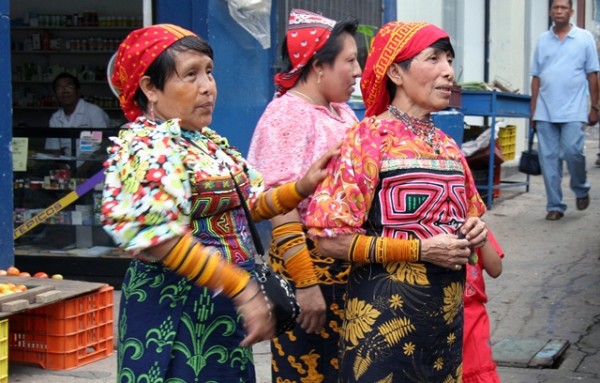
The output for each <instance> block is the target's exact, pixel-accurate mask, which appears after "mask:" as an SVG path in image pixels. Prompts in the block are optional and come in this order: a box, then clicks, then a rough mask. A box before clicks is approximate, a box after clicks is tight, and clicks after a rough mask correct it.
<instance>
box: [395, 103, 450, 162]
mask: <svg viewBox="0 0 600 383" xmlns="http://www.w3.org/2000/svg"><path fill="white" fill-rule="evenodd" d="M388 111H389V112H390V113H391V114H392V116H394V117H395V118H397V119H398V120H400V121H401V122H403V123H404V125H406V126H408V128H409V129H410V130H411V131H412V132H413V134H414V135H415V136H417V137H418V138H419V139H420V140H422V141H424V142H425V143H426V144H427V145H429V146H430V147H431V148H433V151H434V152H435V154H440V145H441V143H440V140H439V138H438V136H437V134H435V125H433V121H432V120H431V119H430V118H428V119H425V120H421V119H418V118H412V117H410V116H409V115H408V114H406V113H404V112H401V111H400V110H399V109H398V108H396V107H395V106H394V105H392V104H390V105H389V106H388Z"/></svg>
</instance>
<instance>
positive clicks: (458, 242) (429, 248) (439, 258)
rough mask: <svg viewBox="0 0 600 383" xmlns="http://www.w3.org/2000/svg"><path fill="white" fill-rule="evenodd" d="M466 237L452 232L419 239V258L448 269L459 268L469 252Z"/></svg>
mask: <svg viewBox="0 0 600 383" xmlns="http://www.w3.org/2000/svg"><path fill="white" fill-rule="evenodd" d="M469 246H470V244H469V241H468V240H467V239H459V238H458V236H456V235H454V234H438V235H436V236H435V237H431V238H427V239H423V240H421V260H422V261H425V262H429V263H433V264H434V265H438V266H440V267H445V268H447V269H450V270H456V271H458V270H460V269H462V268H463V266H464V265H466V264H467V262H468V261H469V255H470V254H471V249H470V248H469Z"/></svg>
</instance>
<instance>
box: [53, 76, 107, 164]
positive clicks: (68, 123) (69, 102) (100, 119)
mask: <svg viewBox="0 0 600 383" xmlns="http://www.w3.org/2000/svg"><path fill="white" fill-rule="evenodd" d="M80 88H81V85H80V83H79V80H78V79H77V77H75V76H73V75H71V74H69V73H61V74H59V75H58V76H56V78H55V79H54V81H53V82H52V89H53V91H54V94H55V96H56V98H57V100H58V104H59V105H60V109H58V110H57V111H56V112H54V113H53V114H52V117H50V122H49V126H50V127H51V128H90V130H94V129H104V128H108V127H110V118H109V117H108V115H107V114H106V112H104V111H103V110H102V109H101V108H100V107H99V106H97V105H94V104H92V103H89V102H87V101H85V100H83V99H82V98H80ZM45 149H46V150H48V151H51V152H53V153H55V154H64V155H67V156H70V155H71V140H70V139H68V138H48V139H46V146H45Z"/></svg>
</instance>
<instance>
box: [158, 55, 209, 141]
mask: <svg viewBox="0 0 600 383" xmlns="http://www.w3.org/2000/svg"><path fill="white" fill-rule="evenodd" d="M173 57H174V59H175V68H176V73H174V74H172V75H171V76H170V77H169V78H167V80H166V82H165V86H164V88H163V90H162V91H160V90H157V91H156V100H155V101H154V116H155V117H156V118H160V119H163V120H168V119H171V118H181V119H182V126H183V127H185V128H186V129H190V130H200V129H202V128H203V127H205V126H208V125H210V123H211V121H212V114H213V110H214V107H215V101H216V98H217V84H216V83H215V79H214V77H213V61H212V59H211V58H210V57H208V56H206V55H204V54H202V53H199V52H196V51H193V50H188V51H184V52H177V51H175V52H173Z"/></svg>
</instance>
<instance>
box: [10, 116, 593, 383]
mask: <svg viewBox="0 0 600 383" xmlns="http://www.w3.org/2000/svg"><path fill="white" fill-rule="evenodd" d="M597 132H598V128H597V127H596V128H590V135H589V137H588V141H587V155H588V157H587V161H588V175H589V180H590V182H591V183H592V190H591V193H590V197H591V205H590V207H589V208H588V209H587V210H585V211H577V210H576V208H575V197H574V195H573V193H572V192H571V191H570V189H569V188H568V181H569V177H568V175H567V176H566V177H565V179H564V182H563V193H564V195H565V201H566V203H567V204H568V206H569V207H568V210H567V212H566V214H565V216H564V218H563V219H562V220H560V221H554V222H551V221H546V220H545V215H546V209H545V204H546V199H545V190H544V185H543V180H542V178H541V176H537V177H531V184H530V190H529V193H525V192H524V191H525V190H524V189H525V188H524V187H516V188H507V189H502V191H501V195H500V197H499V198H498V199H497V200H496V201H495V203H494V206H493V208H492V209H491V210H489V211H488V212H487V213H486V215H485V217H484V219H485V220H486V221H487V222H488V224H489V226H490V228H491V229H492V230H493V231H494V234H495V235H496V237H497V238H498V241H499V242H500V244H501V245H502V247H503V248H504V251H505V253H506V257H505V260H504V272H503V273H502V275H501V276H500V277H499V278H498V279H495V280H494V279H491V278H488V279H487V280H486V283H487V291H488V296H489V303H488V311H489V314H490V319H491V326H492V342H493V343H494V345H497V344H498V342H502V341H505V340H507V339H512V340H515V341H518V340H523V339H537V340H565V341H568V342H569V344H570V346H569V348H568V349H567V350H566V352H565V353H564V355H563V357H562V358H561V359H560V360H559V361H558V362H557V363H556V364H557V365H556V366H554V367H556V368H544V369H534V368H514V367H499V372H500V376H501V378H502V381H503V382H510V383H534V382H544V383H564V382H570V381H578V382H595V383H600V235H599V234H600V168H597V167H595V165H594V161H595V160H596V153H597V152H598V133H597ZM515 166H516V163H515V161H512V162H511V163H507V164H504V165H503V172H504V173H505V177H507V178H505V179H507V180H513V181H522V180H524V178H525V176H524V175H522V174H519V173H516V172H515V171H514V167H515ZM510 174H512V175H510ZM119 294H120V292H118V291H117V292H115V305H117V304H118V297H119ZM115 338H116V327H115ZM255 355H256V365H257V382H258V383H271V379H270V355H269V348H268V343H261V344H259V345H257V346H256V347H255ZM116 363H117V355H116V353H113V355H112V356H110V357H108V358H106V359H103V360H101V361H97V362H94V363H91V364H89V365H86V366H82V367H80V368H77V369H75V370H70V371H46V370H43V369H41V368H38V367H32V366H24V365H17V364H12V363H11V364H10V366H9V382H10V383H16V382H23V383H91V382H94V383H100V382H107V383H108V382H111V383H113V382H115V381H116ZM366 383H369V382H366Z"/></svg>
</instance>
